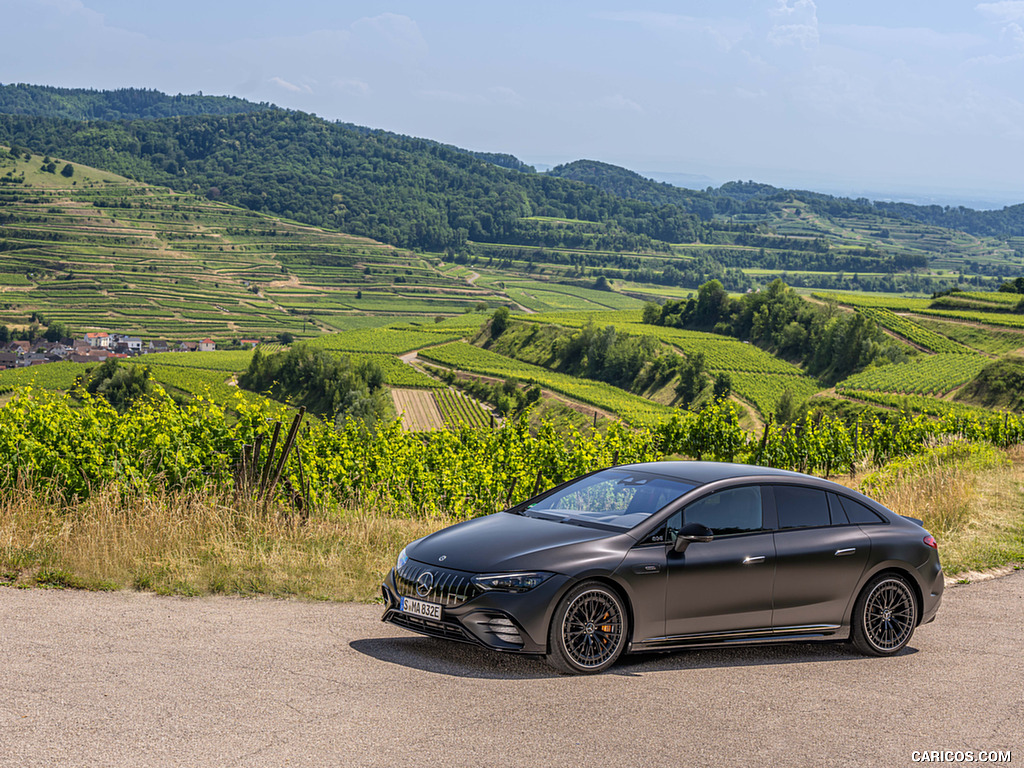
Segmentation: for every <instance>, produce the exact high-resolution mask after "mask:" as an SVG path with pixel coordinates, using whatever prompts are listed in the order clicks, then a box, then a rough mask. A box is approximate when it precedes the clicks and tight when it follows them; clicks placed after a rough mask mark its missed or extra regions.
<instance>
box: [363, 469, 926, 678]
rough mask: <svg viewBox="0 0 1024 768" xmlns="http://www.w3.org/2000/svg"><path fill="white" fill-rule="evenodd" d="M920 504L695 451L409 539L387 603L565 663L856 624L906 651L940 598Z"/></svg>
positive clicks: (437, 630) (429, 627) (573, 665)
mask: <svg viewBox="0 0 1024 768" xmlns="http://www.w3.org/2000/svg"><path fill="white" fill-rule="evenodd" d="M942 586H943V578H942V566H941V565H940V564H939V555H938V550H937V547H936V543H935V539H933V538H932V536H931V535H930V534H929V533H928V531H926V530H925V529H924V528H922V527H921V522H920V521H919V520H914V519H912V518H908V517H902V516H900V515H897V514H895V513H894V512H892V511H890V510H888V509H886V508H885V507H883V506H882V505H880V504H878V503H877V502H875V501H872V500H871V499H869V498H867V497H866V496H863V495H862V494H859V493H857V492H856V491H852V490H850V489H848V488H845V487H843V486H841V485H837V484H836V483H832V482H829V481H827V480H822V479H820V478H815V477H810V476H808V475H802V474H799V473H796V472H786V471H783V470H777V469H768V468H764V467H754V466H744V465H738V464H719V463H712V462H698V461H664V462H654V463H648V464H631V465H626V466H619V467H613V468H611V469H604V470H600V471H597V472H593V473H591V474H589V475H585V476H583V477H580V478H577V479H575V480H571V481H569V482H568V483H564V484H563V485H560V486H558V487H556V488H553V489H551V490H549V491H547V492H546V493H543V494H541V495H540V496H537V497H535V498H533V499H530V500H529V501H526V502H524V503H522V504H520V505H519V506H516V507H513V508H512V509H509V510H506V511H504V512H498V513H496V514H493V515H487V516H485V517H480V518H477V519H474V520H469V521H466V522H464V523H459V524H458V525H454V526H452V527H450V528H446V529H444V530H442V531H438V532H437V533H434V534H431V535H430V536H426V537H424V538H422V539H419V540H418V541H415V542H413V543H412V544H410V545H409V546H407V547H406V548H405V549H404V550H402V553H401V554H400V555H399V558H398V564H397V565H396V566H395V567H394V568H393V569H392V570H391V572H390V573H389V574H388V576H387V578H386V579H385V581H384V584H383V587H382V589H383V595H384V603H385V606H386V610H385V612H384V616H383V620H384V621H389V622H392V623H393V624H396V625H398V626H400V627H404V628H406V629H410V630H413V631H415V632H420V633H422V634H426V635H431V636H434V637H443V638H448V639H451V640H458V641H463V642H471V643H477V644H480V645H483V646H486V647H487V648H491V649H493V650H496V651H505V652H510V653H525V654H538V655H544V656H545V657H546V658H547V660H548V661H549V662H550V663H551V664H552V665H553V666H554V667H555V668H556V669H558V670H560V671H562V672H567V673H575V674H580V673H593V672H601V671H604V670H606V669H608V667H610V666H611V665H612V664H614V663H615V661H616V659H618V658H619V656H620V655H621V654H623V653H629V652H637V651H662V650H675V649H680V648H695V647H708V646H721V645H741V644H748V643H778V642H793V641H802V640H811V641H835V640H850V641H851V642H852V643H853V645H854V646H855V647H856V648H857V649H858V650H859V651H861V652H863V653H865V654H869V655H874V656H887V655H891V654H894V653H896V652H897V651H899V650H900V649H902V648H903V647H904V646H905V645H906V644H907V642H909V640H910V637H911V635H912V634H913V633H914V629H915V628H916V627H917V625H919V624H923V623H927V622H930V621H932V620H933V619H934V618H935V613H936V611H937V610H938V608H939V603H940V602H941V600H942Z"/></svg>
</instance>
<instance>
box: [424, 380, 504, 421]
mask: <svg viewBox="0 0 1024 768" xmlns="http://www.w3.org/2000/svg"><path fill="white" fill-rule="evenodd" d="M434 401H435V402H436V403H437V407H438V409H439V410H440V411H441V417H442V418H443V419H444V423H445V424H446V425H447V426H449V427H460V426H467V427H487V426H490V424H491V415H490V413H488V412H487V411H485V410H484V409H483V408H481V407H480V406H479V405H478V404H477V402H476V401H475V400H472V399H470V398H469V397H467V396H466V395H464V394H462V393H461V392H456V391H455V390H452V389H439V390H437V391H436V392H435V393H434Z"/></svg>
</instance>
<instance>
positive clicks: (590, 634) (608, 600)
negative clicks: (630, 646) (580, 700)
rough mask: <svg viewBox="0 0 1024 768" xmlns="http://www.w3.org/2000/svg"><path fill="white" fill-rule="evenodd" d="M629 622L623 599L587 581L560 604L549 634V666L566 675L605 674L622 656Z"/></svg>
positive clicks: (609, 588) (563, 598)
mask: <svg viewBox="0 0 1024 768" xmlns="http://www.w3.org/2000/svg"><path fill="white" fill-rule="evenodd" d="M627 637H629V619H628V616H627V613H626V607H625V605H624V603H623V602H622V598H620V597H619V596H618V594H616V592H615V590H613V589H611V587H609V586H607V585H605V584H602V583H601V582H599V581H585V582H583V583H582V584H577V585H576V586H575V587H573V588H572V589H570V590H569V591H568V592H567V593H566V594H565V596H564V597H562V599H561V600H560V601H559V603H558V607H557V608H556V609H555V614H554V616H553V617H552V618H551V627H550V629H549V630H548V647H549V648H550V652H549V653H548V654H547V656H546V659H547V662H548V664H550V665H551V666H553V667H554V668H555V669H557V670H558V671H559V672H562V673H564V674H567V675H592V674H596V673H598V672H604V671H605V670H606V669H608V668H609V667H610V666H611V665H612V664H614V663H615V662H616V660H618V658H619V656H621V655H622V651H623V650H624V649H625V647H626V638H627Z"/></svg>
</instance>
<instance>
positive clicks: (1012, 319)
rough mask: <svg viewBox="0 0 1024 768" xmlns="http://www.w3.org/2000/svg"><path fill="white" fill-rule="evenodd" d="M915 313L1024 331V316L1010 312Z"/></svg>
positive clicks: (955, 311)
mask: <svg viewBox="0 0 1024 768" xmlns="http://www.w3.org/2000/svg"><path fill="white" fill-rule="evenodd" d="M915 311H916V312H919V313H920V314H923V315H931V316H935V317H948V318H950V319H952V320H960V321H963V322H966V323H978V324H979V325H998V326H1001V327H1004V328H1022V329H1024V315H1017V314H1012V313H1010V312H972V311H969V310H964V311H961V310H956V309H919V310H915Z"/></svg>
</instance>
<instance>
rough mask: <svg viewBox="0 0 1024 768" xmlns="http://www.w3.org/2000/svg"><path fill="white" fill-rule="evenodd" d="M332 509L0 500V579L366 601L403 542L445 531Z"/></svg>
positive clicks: (193, 498) (181, 501) (441, 522)
mask: <svg viewBox="0 0 1024 768" xmlns="http://www.w3.org/2000/svg"><path fill="white" fill-rule="evenodd" d="M452 522H453V521H452V520H449V519H410V518H403V517H399V516H395V515H390V514H380V513H373V512H367V511H356V510H339V511H337V512H335V513H331V514H323V515H312V516H310V518H309V519H308V520H306V521H301V520H300V519H298V518H297V517H296V516H294V515H290V514H287V513H284V512H271V513H269V514H264V513H261V512H260V511H259V510H258V509H256V508H255V507H254V506H253V505H251V504H249V505H237V506H236V505H233V504H230V503H227V502H225V501H224V500H218V499H215V498H211V497H207V496H202V495H196V494H193V495H168V496H163V497H153V496H150V497H145V498H131V497H125V496H123V495H122V494H120V493H118V492H117V491H114V490H109V491H107V492H104V493H101V494H98V495H97V496H95V497H93V498H92V499H90V500H88V501H85V502H82V503H80V504H74V505H65V504H60V503H58V502H56V501H55V500H53V499H49V498H45V497H41V496H40V495H39V494H35V495H33V494H28V493H20V494H19V493H6V494H4V496H3V497H2V498H0V581H6V582H7V583H15V584H24V585H31V584H40V585H50V586H70V587H84V588H89V589H120V588H125V587H133V588H137V589H150V590H154V591H156V592H160V593H166V594H185V595H197V594H207V593H227V594H270V595H279V596H286V595H294V596H301V597H305V598H310V599H326V600H360V601H368V600H373V599H374V598H375V597H376V596H377V594H378V593H379V588H380V582H381V579H382V578H383V577H384V575H385V574H386V573H387V571H388V569H389V568H390V567H391V565H392V564H393V563H394V561H395V558H396V556H397V554H398V552H399V550H400V549H401V548H402V547H403V546H404V545H405V544H406V543H408V542H409V541H412V540H413V539H416V538H418V537H420V536H424V535H426V534H427V533H430V532H432V531H434V530H437V529H438V528H441V527H444V526H445V525H450V524H451V523H452Z"/></svg>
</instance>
